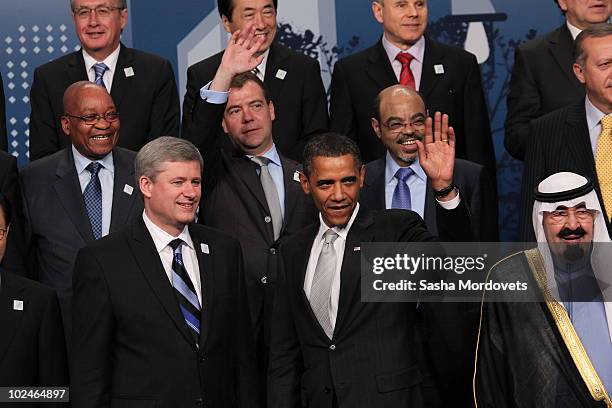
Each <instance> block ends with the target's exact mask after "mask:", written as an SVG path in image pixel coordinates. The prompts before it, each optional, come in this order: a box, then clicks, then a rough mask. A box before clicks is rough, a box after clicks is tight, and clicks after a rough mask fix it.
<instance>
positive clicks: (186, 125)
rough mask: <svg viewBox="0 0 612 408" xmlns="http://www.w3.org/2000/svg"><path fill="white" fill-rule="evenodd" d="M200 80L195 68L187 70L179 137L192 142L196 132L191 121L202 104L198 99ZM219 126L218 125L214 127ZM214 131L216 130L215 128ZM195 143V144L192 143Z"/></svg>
mask: <svg viewBox="0 0 612 408" xmlns="http://www.w3.org/2000/svg"><path fill="white" fill-rule="evenodd" d="M201 83H202V80H201V78H199V77H198V70H197V69H196V67H194V66H191V67H189V68H188V69H187V91H186V92H185V96H184V97H183V123H182V124H181V137H183V138H184V139H187V140H190V141H192V142H194V138H195V137H197V135H194V132H197V130H195V129H194V128H193V121H194V118H195V115H196V113H195V109H196V106H198V105H200V104H201V103H203V101H202V99H201V98H200V87H201V85H200V84H201ZM216 126H217V127H218V126H219V123H217V125H216ZM215 129H216V128H215ZM194 143H195V142H194Z"/></svg>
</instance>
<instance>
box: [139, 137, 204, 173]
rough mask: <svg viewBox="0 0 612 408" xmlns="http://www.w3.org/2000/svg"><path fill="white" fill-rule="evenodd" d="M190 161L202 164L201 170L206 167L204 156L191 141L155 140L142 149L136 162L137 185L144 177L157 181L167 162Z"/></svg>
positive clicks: (161, 138)
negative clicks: (163, 165) (162, 167)
mask: <svg viewBox="0 0 612 408" xmlns="http://www.w3.org/2000/svg"><path fill="white" fill-rule="evenodd" d="M190 161H197V162H198V163H200V170H202V168H203V167H204V161H203V160H202V155H201V154H200V152H199V150H198V148H197V147H195V146H194V145H193V143H191V142H190V141H188V140H185V139H179V138H178V137H173V136H161V137H158V138H157V139H153V140H152V141H150V142H149V143H147V144H146V145H144V146H143V147H142V149H140V151H139V152H138V154H137V155H136V159H135V160H134V173H135V176H136V183H137V184H138V180H140V177H142V176H145V177H148V178H149V179H151V180H155V178H156V177H157V175H158V174H159V173H160V171H161V166H162V164H163V163H165V162H190Z"/></svg>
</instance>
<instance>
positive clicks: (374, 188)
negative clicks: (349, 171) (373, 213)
mask: <svg viewBox="0 0 612 408" xmlns="http://www.w3.org/2000/svg"><path fill="white" fill-rule="evenodd" d="M385 166H386V158H385V157H383V158H380V159H378V160H376V161H373V162H372V163H370V164H369V165H368V166H367V169H366V179H365V184H366V186H367V194H363V192H362V195H361V199H360V201H361V202H362V203H363V205H364V206H365V207H367V208H368V209H370V210H384V209H385V208H386V206H387V204H386V202H385V201H386V199H385V187H386V183H385Z"/></svg>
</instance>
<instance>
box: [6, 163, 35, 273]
mask: <svg viewBox="0 0 612 408" xmlns="http://www.w3.org/2000/svg"><path fill="white" fill-rule="evenodd" d="M0 192H2V194H4V196H5V197H7V198H8V200H9V201H10V202H11V208H12V210H13V216H12V219H11V231H10V234H8V242H7V248H6V251H7V253H8V254H7V255H6V256H5V257H4V259H3V260H2V266H3V267H4V268H5V269H7V270H9V271H11V272H14V273H16V274H18V275H22V276H27V275H28V274H29V271H28V267H27V261H26V254H25V242H24V239H25V238H24V231H23V228H24V226H23V223H24V220H23V206H22V202H21V189H20V188H19V173H18V171H17V159H16V158H15V157H13V156H12V155H10V154H8V153H5V152H3V151H0Z"/></svg>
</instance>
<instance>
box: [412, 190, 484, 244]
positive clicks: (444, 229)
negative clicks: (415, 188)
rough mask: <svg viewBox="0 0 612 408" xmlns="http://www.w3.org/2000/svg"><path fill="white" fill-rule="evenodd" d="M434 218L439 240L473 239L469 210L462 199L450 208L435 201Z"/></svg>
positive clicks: (467, 240) (469, 240) (464, 240)
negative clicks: (454, 206) (436, 223)
mask: <svg viewBox="0 0 612 408" xmlns="http://www.w3.org/2000/svg"><path fill="white" fill-rule="evenodd" d="M436 218H437V220H438V237H440V241H442V242H471V241H473V240H474V234H473V232H472V222H471V220H470V212H469V210H468V208H467V206H466V203H465V200H464V199H461V202H460V203H459V205H458V206H457V207H456V208H453V209H452V210H447V209H445V208H443V207H442V206H441V205H440V203H438V201H436ZM415 241H421V240H420V239H419V240H415Z"/></svg>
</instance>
